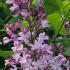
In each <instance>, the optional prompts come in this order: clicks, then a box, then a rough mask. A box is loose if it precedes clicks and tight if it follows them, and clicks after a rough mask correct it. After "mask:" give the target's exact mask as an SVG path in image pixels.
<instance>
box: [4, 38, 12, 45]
mask: <svg viewBox="0 0 70 70" xmlns="http://www.w3.org/2000/svg"><path fill="white" fill-rule="evenodd" d="M10 41H11V39H9V38H8V37H4V38H3V44H6V43H8V42H10Z"/></svg>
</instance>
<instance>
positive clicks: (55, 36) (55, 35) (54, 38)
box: [53, 9, 70, 42]
mask: <svg viewBox="0 0 70 70" xmlns="http://www.w3.org/2000/svg"><path fill="white" fill-rule="evenodd" d="M69 12H70V9H69V10H68V12H67V14H66V16H65V18H64V19H63V18H62V24H61V25H60V27H59V29H58V30H57V32H56V33H55V34H54V36H53V42H55V40H56V38H57V35H58V34H59V32H60V30H61V28H62V26H63V24H64V21H65V20H66V17H67V16H68V14H69Z"/></svg>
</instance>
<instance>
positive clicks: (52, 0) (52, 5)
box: [44, 0, 60, 14]
mask: <svg viewBox="0 0 70 70" xmlns="http://www.w3.org/2000/svg"><path fill="white" fill-rule="evenodd" d="M44 8H45V10H46V12H47V13H48V14H51V13H53V12H55V11H58V10H59V9H60V8H59V6H58V4H57V1H56V0H44Z"/></svg>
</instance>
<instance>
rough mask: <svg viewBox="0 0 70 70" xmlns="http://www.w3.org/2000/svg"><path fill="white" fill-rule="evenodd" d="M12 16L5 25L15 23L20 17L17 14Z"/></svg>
mask: <svg viewBox="0 0 70 70" xmlns="http://www.w3.org/2000/svg"><path fill="white" fill-rule="evenodd" d="M12 16H13V17H12V18H11V19H10V20H9V21H8V22H7V23H15V22H16V21H17V20H18V19H20V16H19V15H18V14H15V15H12Z"/></svg>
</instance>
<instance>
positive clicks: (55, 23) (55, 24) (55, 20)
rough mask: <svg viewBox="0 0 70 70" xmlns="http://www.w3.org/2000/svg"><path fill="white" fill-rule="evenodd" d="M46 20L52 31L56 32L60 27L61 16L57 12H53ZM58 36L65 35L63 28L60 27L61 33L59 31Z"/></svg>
mask: <svg viewBox="0 0 70 70" xmlns="http://www.w3.org/2000/svg"><path fill="white" fill-rule="evenodd" d="M47 20H48V21H50V24H51V26H52V28H53V29H54V31H55V32H56V31H57V30H58V29H59V27H60V25H61V22H60V21H61V16H60V14H59V13H58V12H54V13H52V14H49V15H48V16H47ZM60 34H65V28H64V26H63V27H62V29H61V31H60Z"/></svg>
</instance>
